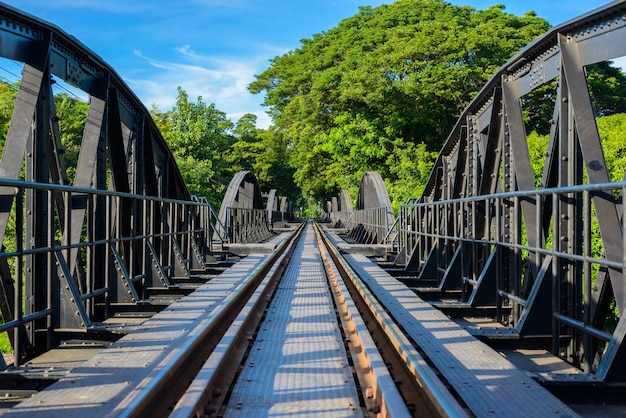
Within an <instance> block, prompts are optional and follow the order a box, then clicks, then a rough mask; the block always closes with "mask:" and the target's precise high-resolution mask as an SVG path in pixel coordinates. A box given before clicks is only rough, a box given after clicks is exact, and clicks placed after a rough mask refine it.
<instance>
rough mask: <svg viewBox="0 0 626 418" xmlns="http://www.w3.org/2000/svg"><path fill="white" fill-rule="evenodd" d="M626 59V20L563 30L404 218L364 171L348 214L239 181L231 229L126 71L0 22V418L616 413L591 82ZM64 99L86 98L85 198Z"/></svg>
mask: <svg viewBox="0 0 626 418" xmlns="http://www.w3.org/2000/svg"><path fill="white" fill-rule="evenodd" d="M625 40H626V3H625V2H623V1H615V2H612V3H610V4H609V5H607V6H605V7H603V8H600V9H598V10H595V11H592V12H590V13H588V14H586V15H584V16H581V17H580V18H578V19H575V20H572V21H570V22H567V23H565V24H563V25H560V26H558V27H555V28H553V29H551V30H550V31H549V32H548V33H546V34H545V35H544V36H542V37H540V38H539V39H537V40H536V41H534V42H533V43H532V44H530V45H528V46H527V47H526V48H525V49H524V50H522V51H520V52H519V53H518V54H517V55H516V56H514V57H512V58H511V59H510V60H509V61H508V62H507V63H505V64H504V65H503V66H502V67H501V68H500V70H498V72H497V73H496V74H495V75H494V76H493V78H492V79H491V80H490V81H489V82H488V83H487V84H486V85H485V86H484V87H483V88H482V90H481V91H480V92H479V93H478V94H477V96H476V97H475V99H474V100H473V101H472V102H471V103H470V104H469V106H468V107H467V108H466V110H465V111H464V113H463V114H462V115H461V117H460V118H459V120H458V122H457V124H456V126H455V127H454V129H453V130H452V132H451V133H450V135H449V137H448V138H447V141H446V142H445V145H444V147H443V148H442V150H441V152H440V154H439V157H438V159H437V161H436V164H435V166H434V169H433V171H432V173H431V175H430V178H429V180H428V182H427V184H426V187H425V189H424V192H423V193H422V195H421V196H416V197H415V198H412V199H410V200H408V201H407V202H405V203H403V204H401V205H400V206H399V210H398V211H397V213H394V211H393V210H392V203H391V201H390V199H389V196H388V194H387V190H386V187H385V183H384V181H383V179H382V178H381V177H380V176H379V175H378V174H377V173H375V172H367V173H364V175H363V178H362V182H361V185H360V189H359V193H358V198H357V200H356V204H354V205H353V203H352V199H351V197H350V194H349V193H348V192H347V191H342V192H341V193H340V194H339V195H338V196H337V197H336V198H333V199H332V200H331V201H330V202H328V203H327V204H326V211H325V213H324V215H323V217H322V218H320V219H316V220H306V219H299V218H297V217H296V216H294V211H293V208H292V205H291V204H290V202H289V201H288V200H287V199H285V198H281V197H280V191H277V190H271V191H267V192H266V193H263V192H262V191H261V190H260V189H259V186H258V183H257V181H256V179H255V177H254V174H253V173H251V172H247V171H243V172H240V173H238V174H237V175H236V176H235V177H234V178H233V179H232V181H231V182H230V185H229V186H228V189H227V192H226V194H225V196H224V199H223V201H222V204H221V206H220V209H219V211H216V210H214V208H213V207H212V206H211V205H210V204H209V202H208V200H207V199H206V198H204V197H198V196H191V195H190V194H189V192H188V189H187V186H186V185H185V184H184V182H183V180H182V177H181V174H180V172H179V171H178V169H177V166H176V162H175V157H174V156H173V155H172V153H171V151H170V150H169V149H168V147H167V145H166V143H165V141H164V140H163V137H162V135H161V133H160V132H159V130H158V129H157V127H156V125H155V123H154V122H153V121H152V119H151V117H150V114H149V112H148V111H147V109H146V108H145V107H144V106H143V104H142V103H141V101H140V100H139V99H138V98H137V97H136V96H135V95H134V93H133V92H132V91H131V90H130V89H129V88H128V86H127V85H126V84H125V83H124V81H123V80H122V79H121V78H120V77H119V76H118V75H117V74H116V72H115V71H114V69H113V68H111V67H110V66H108V65H107V64H106V63H105V62H103V61H102V60H101V59H100V58H98V56H97V55H96V54H95V53H94V52H92V51H90V50H89V49H87V48H86V47H85V46H84V45H82V44H81V43H80V42H79V41H78V40H76V39H75V38H73V37H71V36H69V35H68V34H66V33H65V32H63V30H61V29H59V28H57V27H55V26H53V25H51V24H49V23H47V22H44V21H41V20H39V19H37V18H35V17H33V16H28V15H24V14H22V13H21V12H20V11H19V10H16V9H13V8H11V7H8V6H6V5H2V4H0V56H2V57H3V58H6V59H11V60H14V61H18V62H20V63H23V71H22V79H21V82H20V84H19V91H18V93H17V100H16V102H15V104H14V109H15V110H14V113H13V116H12V118H11V121H10V125H9V129H8V133H7V135H6V138H4V145H3V149H2V158H1V159H0V239H1V240H2V248H1V249H0V313H1V314H2V324H1V325H0V332H3V333H4V332H6V333H7V335H8V338H9V340H10V343H11V347H12V353H10V354H9V353H7V354H6V355H5V356H4V357H0V388H1V389H2V392H3V393H4V394H5V396H4V398H3V401H2V403H1V405H0V407H1V412H2V414H6V415H7V416H28V417H33V416H46V417H49V416H67V415H68V414H71V415H73V416H93V417H96V416H133V417H135V416H167V415H171V416H177V417H178V416H180V417H183V416H184V417H187V416H198V417H199V416H276V415H288V416H291V415H294V416H295V415H298V416H333V417H335V416H381V417H382V416H393V417H401V416H402V417H403V416H454V417H456V416H481V417H482V416H505V415H506V416H560V417H564V416H572V417H573V416H623V414H625V413H626V408H625V406H624V404H625V403H626V395H624V394H625V393H626V359H625V354H626V353H625V350H626V348H625V347H622V343H623V340H624V336H625V335H624V334H625V333H626V315H623V311H624V309H626V281H625V278H624V263H625V259H626V252H625V248H626V245H625V241H624V240H625V238H624V224H625V223H626V217H625V216H624V207H625V206H624V204H623V196H624V193H625V191H626V182H625V181H622V179H623V173H622V174H620V175H619V176H617V178H618V179H619V181H615V179H616V176H615V173H612V172H610V169H609V168H608V166H607V162H606V158H605V150H604V149H603V142H602V140H601V138H602V132H600V131H599V129H598V126H597V123H596V119H595V117H594V109H593V106H592V100H591V97H592V94H591V93H590V91H589V88H588V86H587V80H586V73H585V69H586V67H587V66H589V65H592V64H595V63H599V62H604V61H609V60H613V59H615V58H618V57H622V56H624V55H626V41H625ZM57 80H59V81H63V82H67V83H70V84H72V85H73V86H75V87H77V88H79V89H81V90H83V91H84V92H86V93H87V94H88V95H89V105H88V114H87V121H86V124H85V127H84V131H83V137H82V142H81V147H80V153H79V158H78V162H77V165H76V167H72V169H73V170H74V172H75V175H74V176H73V181H70V176H68V166H67V162H66V160H65V156H64V150H63V145H62V142H61V132H60V129H59V124H58V118H57V116H56V110H55V107H54V100H52V98H53V94H52V84H53V83H54V82H56V81H57ZM539 89H548V90H550V89H551V90H550V91H551V94H546V95H545V97H546V98H549V99H550V103H551V109H552V112H553V117H552V120H551V121H550V126H549V127H548V128H549V129H548V130H549V131H550V135H549V140H548V141H547V143H546V145H545V149H542V150H541V155H542V157H541V158H542V161H535V160H533V159H531V153H530V152H529V147H528V140H527V135H526V125H525V122H524V114H525V112H528V111H532V109H528V107H527V106H526V105H527V104H528V103H529V102H530V101H529V100H527V98H528V97H529V96H531V95H532V94H534V93H536V92H537V91H539ZM533 166H540V167H541V170H542V173H539V177H540V180H538V181H537V180H536V178H537V177H538V176H537V174H536V173H535V172H534V171H533Z"/></svg>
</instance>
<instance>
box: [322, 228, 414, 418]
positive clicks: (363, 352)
mask: <svg viewBox="0 0 626 418" xmlns="http://www.w3.org/2000/svg"><path fill="white" fill-rule="evenodd" d="M315 235H316V237H317V246H318V249H319V251H320V255H321V257H322V261H323V263H324V268H325V270H326V276H327V278H328V281H329V283H330V287H331V289H332V293H333V297H334V299H335V306H336V309H337V311H338V313H339V316H340V319H341V323H342V326H343V329H344V333H345V334H346V341H347V342H348V345H349V347H350V353H351V355H352V358H353V363H354V364H355V366H357V367H355V370H356V374H357V377H358V379H359V383H360V385H361V388H362V391H363V392H365V393H364V400H365V403H366V405H367V407H368V411H370V412H372V413H375V414H380V415H381V416H382V417H394V418H399V417H409V416H411V413H410V411H409V409H408V407H407V405H406V402H405V401H404V400H403V399H402V396H401V394H400V392H399V391H398V388H397V387H396V384H395V382H394V381H393V376H392V375H391V373H390V372H389V369H388V368H387V366H386V364H385V360H384V358H383V356H382V355H381V353H380V351H379V349H378V347H377V346H376V342H375V341H374V339H373V337H372V335H371V334H370V332H369V330H368V329H367V326H366V323H365V320H364V319H363V317H362V316H361V314H360V313H359V310H358V308H357V305H356V303H355V302H354V300H353V299H352V296H351V295H350V292H349V291H348V288H347V287H346V285H345V283H344V282H343V280H342V278H341V273H340V272H339V270H338V268H337V264H336V263H335V262H334V260H333V259H332V258H331V256H330V254H329V253H328V250H327V249H326V246H325V243H324V241H323V237H322V231H321V230H320V228H319V226H316V228H315ZM424 412H425V411H420V415H422V414H424ZM422 416H426V414H424V415H422Z"/></svg>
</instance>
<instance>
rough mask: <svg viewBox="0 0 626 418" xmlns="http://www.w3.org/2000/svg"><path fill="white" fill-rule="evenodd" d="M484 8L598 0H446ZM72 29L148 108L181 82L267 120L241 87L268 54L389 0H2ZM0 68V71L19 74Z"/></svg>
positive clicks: (562, 7)
mask: <svg viewBox="0 0 626 418" xmlns="http://www.w3.org/2000/svg"><path fill="white" fill-rule="evenodd" d="M450 2H451V3H453V4H457V5H469V6H473V7H475V8H476V9H484V8H486V7H488V6H490V5H493V4H504V5H505V7H506V9H505V10H506V11H507V12H509V13H512V14H516V15H523V14H524V13H525V12H527V11H529V10H534V11H535V12H536V13H537V14H538V15H539V16H541V17H544V18H545V19H547V20H548V21H549V22H550V23H551V24H552V25H558V24H560V23H562V22H565V21H567V20H569V19H572V18H574V17H576V16H578V15H581V14H583V13H586V12H588V11H591V10H593V9H595V8H597V7H600V6H602V5H604V4H606V3H607V2H608V1H607V0H586V1H580V0H567V1H563V0H525V1H520V0H515V1H511V0H453V1H450ZM5 3H7V4H9V5H10V6H13V7H15V8H18V9H20V10H22V11H25V12H27V13H29V14H31V15H34V16H36V17H38V18H41V19H43V20H46V21H48V22H50V23H52V24H54V25H55V26H57V27H59V28H61V29H62V30H64V31H65V32H67V33H69V34H70V35H73V36H75V37H76V38H77V39H78V40H80V41H81V42H82V43H83V44H85V45H86V46H87V47H89V48H90V49H91V50H92V51H94V52H95V53H96V54H97V55H99V56H100V57H102V58H103V59H104V60H105V61H106V62H107V63H109V64H110V65H111V66H112V67H113V68H114V69H115V70H116V71H117V72H118V74H119V75H120V76H122V78H123V79H124V80H125V81H126V83H127V84H128V85H129V86H130V87H131V89H133V91H134V92H135V94H137V96H138V97H139V98H140V99H141V100H142V101H143V102H144V104H145V105H146V106H147V107H148V108H150V106H151V105H152V104H156V105H157V106H158V107H159V108H160V109H161V110H168V109H169V108H170V107H171V106H172V105H173V104H174V102H175V100H176V88H177V86H181V87H182V88H183V89H184V90H185V91H187V93H188V94H189V96H190V97H191V98H192V99H195V98H197V97H198V96H202V97H203V99H204V101H205V102H208V103H215V106H216V107H217V109H219V110H222V111H224V112H226V114H227V115H228V117H229V118H230V119H231V120H233V121H236V120H237V119H238V118H239V117H241V116H242V115H243V114H245V113H254V114H256V115H257V117H258V126H259V127H263V128H265V127H267V126H268V125H269V124H270V120H269V117H268V116H267V115H266V114H265V109H264V108H263V107H262V106H261V102H262V101H263V98H262V97H261V96H260V95H257V96H253V95H251V94H249V93H248V91H247V86H248V84H250V83H251V82H252V81H254V75H255V74H259V73H261V72H263V71H264V70H265V69H267V68H268V67H269V60H270V59H271V58H273V57H275V56H277V55H282V54H284V53H286V52H287V51H289V50H293V49H296V48H298V47H299V46H300V40H301V39H304V38H310V37H311V36H312V35H313V34H315V33H320V32H322V31H325V30H328V29H331V28H333V27H335V26H336V25H337V23H339V22H340V21H341V20H343V19H345V18H348V17H350V16H352V15H354V14H356V13H357V12H358V7H359V6H360V5H369V6H373V7H376V6H378V5H380V4H384V3H392V1H391V0H387V1H385V0H167V1H164V0H5ZM19 71H20V70H19V68H18V67H16V66H13V67H11V66H7V65H5V64H3V65H2V66H0V77H4V78H8V79H11V78H12V74H13V75H14V74H19Z"/></svg>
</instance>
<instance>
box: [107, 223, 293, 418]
mask: <svg viewBox="0 0 626 418" xmlns="http://www.w3.org/2000/svg"><path fill="white" fill-rule="evenodd" d="M301 230H302V226H301V227H300V228H299V229H298V230H296V231H294V233H293V234H292V235H291V236H290V237H289V238H288V239H287V240H285V241H283V242H282V243H281V244H280V245H279V247H278V248H276V250H274V252H273V253H272V255H270V256H269V257H268V258H267V259H266V260H265V261H264V262H263V263H262V264H261V265H259V266H258V267H257V269H256V271H254V272H253V274H252V277H251V280H248V281H247V282H246V283H245V284H243V285H242V286H241V287H240V288H239V289H237V290H236V291H233V292H232V293H231V294H230V295H229V296H228V297H226V298H225V299H224V300H223V301H222V302H221V303H219V304H218V305H217V306H216V307H215V308H214V309H213V311H212V312H211V315H210V316H209V319H208V320H207V321H203V322H202V323H201V324H199V325H198V326H197V327H196V328H195V329H194V330H192V332H191V333H190V336H189V338H188V339H187V340H186V341H185V342H184V343H183V345H182V346H180V347H178V349H177V350H175V351H174V352H172V353H171V354H170V355H169V356H167V357H166V359H165V360H164V361H163V362H162V363H160V364H159V365H157V366H156V367H155V369H154V371H153V372H152V373H151V374H150V375H149V376H148V377H147V378H146V379H144V381H143V382H142V383H141V384H140V385H139V387H138V388H137V389H136V390H135V391H133V392H132V393H131V394H129V395H128V396H127V397H126V398H125V399H124V400H123V401H122V402H120V404H119V405H118V406H117V408H116V410H115V411H114V412H113V414H114V415H117V416H120V417H155V416H166V415H167V414H169V412H170V406H171V405H173V404H175V403H176V402H177V400H178V399H179V398H180V397H181V396H183V394H184V392H185V390H186V386H185V385H184V384H182V382H185V381H189V382H191V381H192V380H193V378H194V376H196V375H197V374H198V372H199V370H201V368H202V365H203V364H204V362H205V360H206V359H207V358H209V356H210V353H211V352H212V351H213V349H214V347H216V345H217V343H218V339H219V338H220V337H221V336H222V335H223V332H224V330H227V329H228V327H229V324H231V323H232V322H233V321H234V320H235V318H236V317H237V315H238V313H239V312H240V311H241V309H242V307H243V306H244V305H245V304H246V303H247V301H248V300H249V299H250V297H251V295H253V294H254V292H255V291H256V289H257V288H258V286H259V285H260V283H262V282H263V279H264V278H265V277H266V276H267V275H268V273H269V272H270V271H272V269H273V268H274V267H275V266H276V264H277V263H279V262H280V261H281V260H282V258H281V256H282V255H283V254H284V253H285V251H286V250H287V248H288V247H289V245H290V243H291V242H292V241H293V240H294V238H295V237H296V235H297V234H299V233H300V232H301Z"/></svg>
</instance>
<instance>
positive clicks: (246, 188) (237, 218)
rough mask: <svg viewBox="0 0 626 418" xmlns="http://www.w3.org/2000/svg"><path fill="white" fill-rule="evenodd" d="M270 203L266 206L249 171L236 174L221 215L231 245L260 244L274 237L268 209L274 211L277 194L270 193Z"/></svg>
mask: <svg viewBox="0 0 626 418" xmlns="http://www.w3.org/2000/svg"><path fill="white" fill-rule="evenodd" d="M270 199H271V200H270V202H269V203H267V204H266V205H265V206H264V205H263V195H262V194H261V189H260V188H259V184H258V182H257V180H256V177H254V174H252V173H251V172H250V171H240V172H239V173H237V174H235V176H234V177H233V179H232V180H231V181H230V184H229V185H228V189H226V194H225V195H224V199H223V200H222V206H220V213H219V219H220V221H221V224H223V225H224V226H225V228H226V235H227V236H228V242H229V243H253V242H260V241H264V240H267V239H269V238H270V237H272V236H273V233H272V231H271V221H272V211H270V210H269V207H273V205H272V202H273V200H276V192H275V191H274V192H273V193H270ZM281 218H282V216H281Z"/></svg>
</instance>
